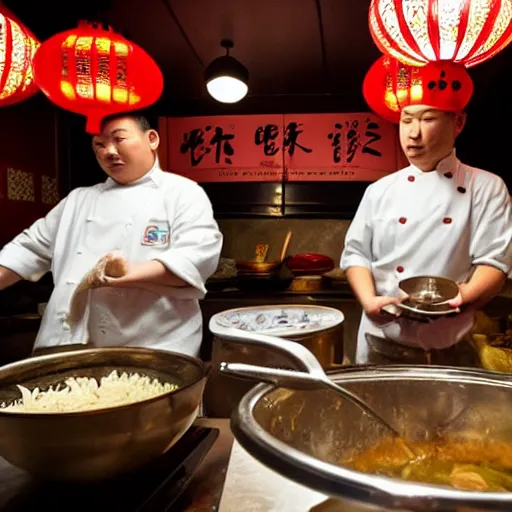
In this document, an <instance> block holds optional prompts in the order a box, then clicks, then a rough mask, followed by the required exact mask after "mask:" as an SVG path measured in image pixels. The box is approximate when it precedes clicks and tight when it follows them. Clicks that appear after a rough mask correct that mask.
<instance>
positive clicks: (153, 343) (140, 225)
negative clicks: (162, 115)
mask: <svg viewBox="0 0 512 512" xmlns="http://www.w3.org/2000/svg"><path fill="white" fill-rule="evenodd" d="M92 145H93V149H94V152H95V154H96V157H97V160H98V162H99V164H100V166H101V167H102V168H103V170H104V171H105V172H106V173H107V175H108V176H109V177H108V179H107V180H106V181H105V182H104V183H101V184H98V185H95V186H92V187H84V188H77V189H75V190H73V191H71V192H70V194H69V195H68V196H67V197H66V198H65V199H63V200H62V201H61V202H60V203H59V204H58V205H57V206H56V207H55V208H53V210H51V211H50V212H49V213H48V215H47V216H46V217H44V218H42V219H39V220H38V221H36V222H35V223H34V224H33V225H32V226H31V227H30V228H28V229H26V230H25V231H23V232H22V233H21V234H20V235H18V236H17V237H16V238H14V240H12V241H11V242H10V243H9V244H7V245H6V246H5V247H4V248H3V249H2V251H1V252H0V289H3V288H6V287H7V286H9V285H11V284H13V283H15V282H17V281H19V280H20V279H27V280H31V281H37V280H38V279H40V278H41V277H42V276H43V275H44V274H45V273H46V272H48V271H50V270H51V272H52V274H53V279H54V285H55V287H54V291H53V293H52V296H51V298H50V301H49V303H48V305H47V307H46V311H45V314H44V317H43V319H42V324H41V328H40V330H39V333H38V336H37V339H36V342H35V349H37V348H42V347H50V346H55V345H66V344H70V343H83V342H85V341H89V342H91V343H92V344H93V345H95V346H100V347H101V346H107V345H108V346H112V345H144V346H150V347H152V348H160V349H168V350H173V351H178V352H182V353H186V354H190V355H194V356H197V355H198V353H199V348H200V344H201V337H202V317H201V311H200V308H199V303H198V299H200V298H202V297H203V296H204V294H205V292H206V290H205V285H204V283H205V281H206V279H207V278H208V277H209V276H210V275H211V274H212V273H213V272H214V271H215V269H216V267H217V264H218V260H219V255H220V251H221V246H222V235H221V233H220V231H219V229H218V226H217V223H216V222H215V220H214V218H213V212H212V207H211V204H210V201H209V199H208V197H207V196H206V194H205V192H204V191H203V189H202V188H201V187H200V186H199V185H197V184H196V183H195V182H193V181H191V180H189V179H187V178H184V177H181V176H178V175H176V174H172V173H169V172H164V171H163V170H162V169H161V168H160V166H159V163H158V158H157V149H158V145H159V136H158V133H157V132H156V131H155V130H153V129H151V128H150V126H149V124H148V122H147V120H146V119H145V118H144V117H142V116H139V115H137V114H123V115H118V116H113V117H110V118H106V119H105V120H104V122H103V124H102V130H101V133H100V134H98V135H95V136H94V137H93V139H92ZM113 251H119V252H120V253H121V254H122V256H123V257H124V258H125V260H126V264H127V268H128V271H127V273H126V274H125V275H124V276H123V277H120V278H117V279H109V280H108V284H107V285H106V286H104V287H100V288H96V289H94V290H91V291H90V292H89V298H88V308H87V314H86V315H85V316H84V319H83V321H82V324H81V325H79V326H77V328H76V329H71V327H70V325H69V323H68V314H69V311H70V301H71V297H72V295H73V292H74V290H75V289H76V287H77V284H78V283H79V282H80V281H81V279H82V278H83V277H84V275H85V274H86V273H87V272H89V271H90V270H91V269H92V268H93V267H94V266H95V265H96V263H97V262H98V260H100V259H101V258H102V257H104V256H105V255H106V254H108V253H111V252H113Z"/></svg>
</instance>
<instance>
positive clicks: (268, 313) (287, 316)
mask: <svg viewBox="0 0 512 512" xmlns="http://www.w3.org/2000/svg"><path fill="white" fill-rule="evenodd" d="M343 320H344V316H343V313H342V312H341V311H339V310H337V309H334V308H328V307H325V306H299V305H283V306H277V305H273V306H254V307H247V308H237V309H229V310H227V311H222V312H221V313H217V314H216V315H214V316H213V317H212V319H211V321H210V330H211V331H212V332H213V334H215V335H221V334H222V332H223V331H224V330H225V329H239V330H242V331H245V332H254V333H258V334H268V335H274V336H297V335H300V334H306V333H313V332H318V331H323V330H325V329H330V328H332V327H335V326H337V325H339V324H341V323H342V322H343Z"/></svg>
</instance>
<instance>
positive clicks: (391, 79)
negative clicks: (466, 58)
mask: <svg viewBox="0 0 512 512" xmlns="http://www.w3.org/2000/svg"><path fill="white" fill-rule="evenodd" d="M472 94H473V82H472V80H471V77H470V76H469V74H468V72H467V71H466V69H465V68H464V66H461V65H460V64H454V63H453V62H449V61H444V62H430V63H428V64H426V65H425V66H422V67H418V66H408V65H406V64H403V63H401V62H399V61H397V60H396V59H394V58H393V57H390V56H389V55H383V56H382V57H380V59H378V60H377V61H376V62H375V63H374V64H373V66H372V67H371V68H370V69H369V71H368V73H367V74H366V77H365V79H364V82H363V96H364V98H365V100H366V102H367V103H368V106H369V107H370V108H371V109H372V110H373V111H374V112H375V113H376V114H377V115H379V116H380V117H382V118H383V119H386V120H387V121H390V122H392V123H397V122H398V121H399V120H400V111H401V110H402V108H404V107H407V106H409V105H429V106H431V107H434V108H437V109H439V110H445V111H448V112H460V111H462V110H464V108H465V107H466V105H467V104H468V103H469V100H470V99H471V96H472Z"/></svg>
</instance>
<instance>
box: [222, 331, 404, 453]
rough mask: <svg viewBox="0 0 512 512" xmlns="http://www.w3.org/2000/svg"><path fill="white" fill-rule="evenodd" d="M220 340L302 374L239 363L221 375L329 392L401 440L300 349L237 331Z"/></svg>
mask: <svg viewBox="0 0 512 512" xmlns="http://www.w3.org/2000/svg"><path fill="white" fill-rule="evenodd" d="M222 339H223V340H227V341H230V342H234V343H242V344H245V345H248V344H251V345H254V346H259V347H263V348H268V349H269V350H270V351H272V352H277V353H279V354H280V355H285V356H287V357H288V358H289V359H291V360H292V361H293V362H294V363H295V364H296V365H297V366H299V367H301V368H304V370H305V371H295V370H283V369H277V368H267V367H264V366H254V365H250V364H243V363H225V362H223V363H221V364H220V367H219V371H220V372H221V373H223V374H225V375H231V376H234V377H239V378H243V379H248V380H256V381H260V382H267V383H269V384H274V385H275V386H279V387H283V388H288V389H306V390H316V389H330V390H332V391H335V392H336V393H338V394H340V395H342V396H343V397H344V398H346V399H348V400H350V401H351V402H352V403H353V404H355V405H357V406H358V407H360V408H361V409H362V410H363V411H364V412H365V413H366V414H368V415H370V416H371V417H373V418H374V419H375V420H377V421H378V422H379V423H380V424H381V425H382V426H384V427H385V428H386V429H387V430H389V431H390V432H391V433H392V434H393V436H396V437H398V438H401V435H400V434H399V433H398V432H397V431H396V430H395V429H394V428H393V427H392V426H391V425H390V424H389V423H388V422H387V421H386V420H385V419H384V418H383V417H382V416H380V415H379V414H378V413H377V412H375V411H374V410H373V409H372V408H371V407H370V406H369V405H368V404H367V403H366V402H365V401H364V400H362V399H361V398H359V397H358V396H357V395H355V394H354V393H352V392H350V391H348V390H347V389H345V388H344V387H342V386H340V385H338V384H335V383H334V382H333V381H332V380H331V379H329V377H328V376H327V375H326V373H325V372H324V369H323V368H322V366H321V365H320V363H319V362H318V360H317V358H316V357H315V356H314V355H313V354H312V353H311V352H310V351H309V350H308V349H307V348H306V347H304V346H303V345H300V344H299V343H296V342H294V341H289V340H285V339H282V338H277V337H274V336H267V335H264V334H255V333H250V334H249V333H246V332H244V331H241V330H239V329H223V330H222ZM403 444H404V448H406V449H407V450H408V451H410V452H411V455H413V452H412V450H411V449H410V448H408V447H407V446H406V445H405V443H403Z"/></svg>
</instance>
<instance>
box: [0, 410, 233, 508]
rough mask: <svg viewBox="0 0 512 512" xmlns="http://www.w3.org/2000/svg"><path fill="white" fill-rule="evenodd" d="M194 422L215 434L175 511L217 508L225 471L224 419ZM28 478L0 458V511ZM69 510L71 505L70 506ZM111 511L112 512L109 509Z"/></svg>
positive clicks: (228, 437)
mask: <svg viewBox="0 0 512 512" xmlns="http://www.w3.org/2000/svg"><path fill="white" fill-rule="evenodd" d="M195 425H197V426H202V427H210V428H216V429H218V430H219V435H218V437H217V439H216V440H215V442H214V444H213V446H212V447H211V449H210V450H209V452H208V453H207V454H206V456H205V457H204V459H203V460H202V461H201V463H200V465H199V466H198V467H197V469H196V471H195V472H194V475H193V476H192V479H191V481H190V482H189V485H188V486H187V488H186V489H185V491H184V492H183V494H182V495H181V496H180V498H179V499H178V501H177V502H176V503H175V504H174V505H173V507H172V510H173V511H175V512H207V511H208V512H211V511H215V510H218V505H219V502H220V497H221V493H222V488H223V485H224V480H225V478H226V470H227V467H228V463H229V457H230V453H231V447H232V444H233V435H232V434H231V430H230V428H229V420H227V419H207V418H201V419H198V420H196V422H195ZM32 481H33V480H32V478H31V477H30V475H28V474H27V473H26V472H24V471H22V470H21V469H17V468H15V467H13V466H11V465H10V464H9V463H8V462H7V461H5V460H4V459H2V458H0V496H1V500H0V510H2V509H3V507H4V506H5V505H6V504H7V503H8V502H9V501H10V500H11V499H12V498H13V497H14V496H17V495H19V494H20V492H21V493H22V492H23V489H24V488H27V489H29V488H30V486H31V482H32ZM70 510H72V508H70ZM113 512H115V511H113Z"/></svg>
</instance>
